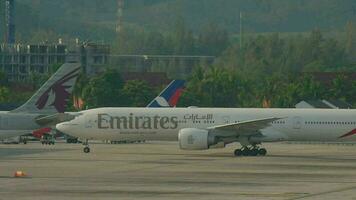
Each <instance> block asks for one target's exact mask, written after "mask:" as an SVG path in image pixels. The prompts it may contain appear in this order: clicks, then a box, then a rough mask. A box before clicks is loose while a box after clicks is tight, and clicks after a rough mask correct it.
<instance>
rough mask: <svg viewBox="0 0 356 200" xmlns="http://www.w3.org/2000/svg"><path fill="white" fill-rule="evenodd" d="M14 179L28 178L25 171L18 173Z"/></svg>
mask: <svg viewBox="0 0 356 200" xmlns="http://www.w3.org/2000/svg"><path fill="white" fill-rule="evenodd" d="M14 177H16V178H21V177H26V173H25V172H23V171H16V172H15V174H14Z"/></svg>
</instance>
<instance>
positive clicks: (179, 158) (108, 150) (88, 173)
mask: <svg viewBox="0 0 356 200" xmlns="http://www.w3.org/2000/svg"><path fill="white" fill-rule="evenodd" d="M236 146H238V145H232V146H229V147H228V148H224V149H212V150H207V151H182V150H179V149H178V144H177V143H176V142H167V143H165V142H148V143H144V144H116V145H109V144H91V149H92V152H91V153H90V154H84V153H83V152H82V145H80V144H65V143H57V144H56V145H54V146H42V145H40V144H39V143H29V144H27V145H23V144H19V145H4V144H1V145H0V199H195V200H198V199H204V200H208V199H211V200H216V199H323V200H327V199H356V146H342V145H325V144H315V145H311V144H286V143H271V144H265V145H264V147H266V148H267V149H268V151H269V154H268V155H267V156H265V157H234V156H233V154H232V152H233V150H234V148H235V147H236ZM17 170H22V171H24V172H25V173H27V175H28V177H27V178H13V174H14V172H15V171H17Z"/></svg>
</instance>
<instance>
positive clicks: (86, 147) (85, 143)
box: [83, 140, 90, 153]
mask: <svg viewBox="0 0 356 200" xmlns="http://www.w3.org/2000/svg"><path fill="white" fill-rule="evenodd" d="M83 145H84V149H83V151H84V153H89V152H90V148H89V143H88V140H85V141H84V142H83Z"/></svg>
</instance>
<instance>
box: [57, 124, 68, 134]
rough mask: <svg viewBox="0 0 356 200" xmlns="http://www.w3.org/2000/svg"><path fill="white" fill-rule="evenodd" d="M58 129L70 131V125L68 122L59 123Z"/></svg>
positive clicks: (64, 131)
mask: <svg viewBox="0 0 356 200" xmlns="http://www.w3.org/2000/svg"><path fill="white" fill-rule="evenodd" d="M56 129H57V130H59V131H60V132H62V133H68V131H69V129H70V127H69V125H68V124H66V123H59V124H57V125H56Z"/></svg>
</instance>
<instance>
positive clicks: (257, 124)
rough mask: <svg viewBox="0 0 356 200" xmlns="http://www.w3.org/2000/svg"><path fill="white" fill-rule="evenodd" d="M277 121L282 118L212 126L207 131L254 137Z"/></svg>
mask: <svg viewBox="0 0 356 200" xmlns="http://www.w3.org/2000/svg"><path fill="white" fill-rule="evenodd" d="M279 119H282V118H277V117H272V118H262V119H254V120H248V121H242V122H237V123H231V124H224V125H218V126H212V127H209V128H208V129H210V130H212V129H214V130H221V131H224V132H233V133H235V134H237V135H254V134H256V133H258V132H259V130H261V129H264V128H267V127H269V126H270V123H271V122H273V121H276V120H279Z"/></svg>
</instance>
